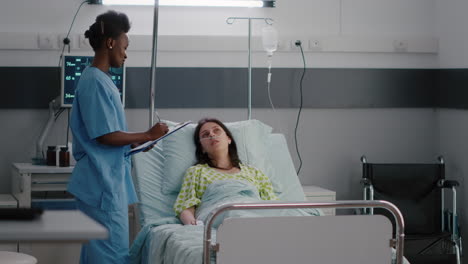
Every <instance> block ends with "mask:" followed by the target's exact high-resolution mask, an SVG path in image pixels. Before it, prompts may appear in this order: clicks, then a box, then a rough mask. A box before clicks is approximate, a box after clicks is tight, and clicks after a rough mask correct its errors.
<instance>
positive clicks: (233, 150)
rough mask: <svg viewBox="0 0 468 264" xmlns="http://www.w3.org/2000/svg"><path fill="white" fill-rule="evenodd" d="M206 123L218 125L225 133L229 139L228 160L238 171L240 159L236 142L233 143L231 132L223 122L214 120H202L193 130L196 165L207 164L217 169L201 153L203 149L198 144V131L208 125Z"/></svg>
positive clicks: (204, 154) (206, 156)
mask: <svg viewBox="0 0 468 264" xmlns="http://www.w3.org/2000/svg"><path fill="white" fill-rule="evenodd" d="M208 122H213V123H216V124H218V125H219V126H220V127H221V128H222V129H223V130H224V132H225V133H226V135H227V136H228V137H229V138H230V139H231V144H229V147H228V154H229V159H230V160H231V163H232V166H234V167H236V168H239V169H240V163H241V161H240V159H239V155H238V154H237V145H236V142H235V141H234V137H233V136H232V133H231V131H229V129H228V128H227V127H226V126H225V125H224V124H223V122H221V121H219V120H218V119H216V118H203V119H201V120H200V121H198V125H197V127H196V128H195V133H194V134H193V141H194V143H195V147H196V150H195V156H196V158H197V163H195V165H196V164H208V166H210V167H214V168H217V167H216V165H215V164H213V161H212V160H211V159H210V158H209V157H208V154H206V153H203V147H202V145H201V143H200V129H201V127H202V126H203V125H204V124H206V123H208Z"/></svg>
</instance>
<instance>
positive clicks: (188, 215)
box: [179, 207, 197, 225]
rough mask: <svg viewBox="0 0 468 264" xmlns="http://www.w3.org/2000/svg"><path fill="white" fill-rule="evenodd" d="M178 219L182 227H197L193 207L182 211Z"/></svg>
mask: <svg viewBox="0 0 468 264" xmlns="http://www.w3.org/2000/svg"><path fill="white" fill-rule="evenodd" d="M179 218H180V221H182V223H184V225H197V219H195V207H190V208H188V209H185V210H183V211H182V212H181V213H180V215H179Z"/></svg>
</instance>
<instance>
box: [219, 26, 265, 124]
mask: <svg viewBox="0 0 468 264" xmlns="http://www.w3.org/2000/svg"><path fill="white" fill-rule="evenodd" d="M237 19H247V20H248V22H249V38H248V49H249V59H248V61H249V64H248V68H249V71H248V74H249V78H248V91H247V104H248V112H247V115H248V119H249V120H250V119H251V117H252V55H251V53H252V52H251V47H252V20H254V19H255V20H258V19H262V20H265V23H267V24H268V25H273V19H271V18H268V17H228V18H227V19H226V23H227V24H229V25H232V24H233V23H234V21H235V20H237Z"/></svg>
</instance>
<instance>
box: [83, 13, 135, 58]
mask: <svg viewBox="0 0 468 264" xmlns="http://www.w3.org/2000/svg"><path fill="white" fill-rule="evenodd" d="M129 30H130V21H129V20H128V17H127V15H126V14H124V13H119V12H116V11H114V10H109V11H107V12H106V13H103V14H100V15H99V16H97V17H96V22H94V24H92V25H91V26H90V27H89V29H88V30H86V32H85V34H84V35H85V37H86V38H88V39H89V44H90V45H91V47H93V50H94V51H96V50H98V49H100V48H101V45H102V42H103V40H105V39H107V38H112V39H117V38H118V37H119V36H120V34H122V33H127V32H128V31H129Z"/></svg>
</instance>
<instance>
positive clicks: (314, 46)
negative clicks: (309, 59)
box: [309, 39, 322, 51]
mask: <svg viewBox="0 0 468 264" xmlns="http://www.w3.org/2000/svg"><path fill="white" fill-rule="evenodd" d="M309 50H310V51H321V50H322V41H321V40H320V39H310V40H309Z"/></svg>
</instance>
